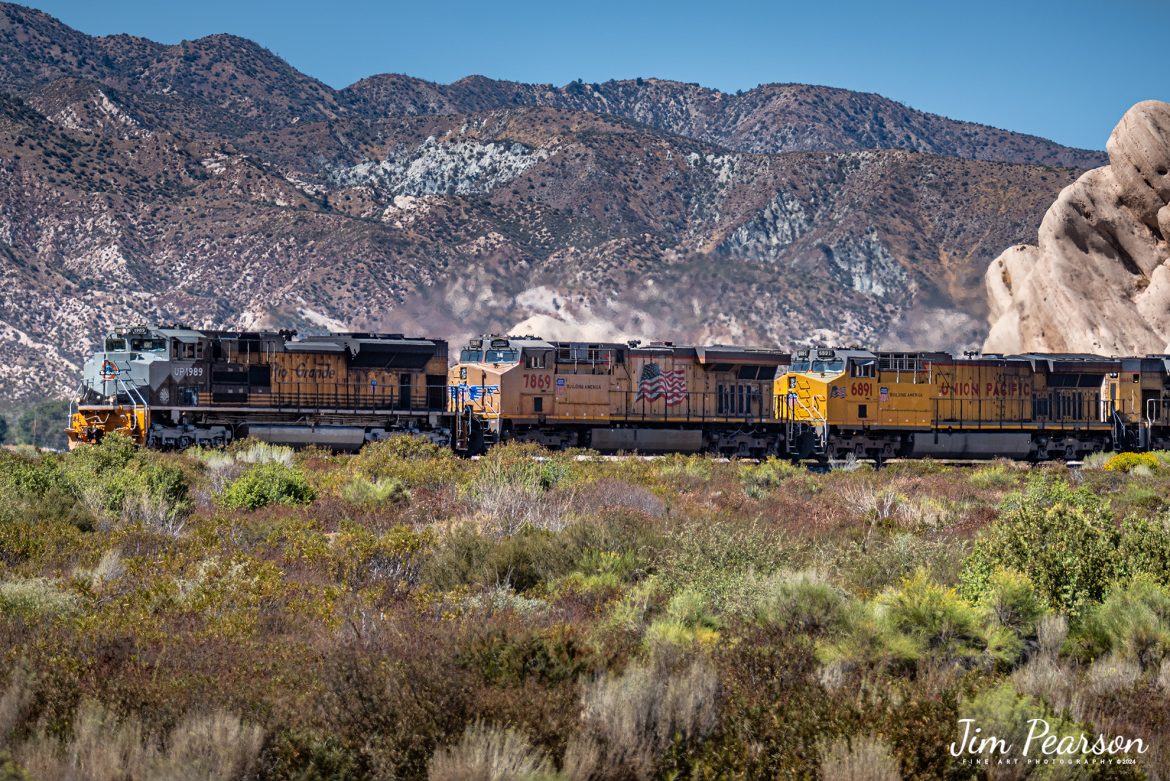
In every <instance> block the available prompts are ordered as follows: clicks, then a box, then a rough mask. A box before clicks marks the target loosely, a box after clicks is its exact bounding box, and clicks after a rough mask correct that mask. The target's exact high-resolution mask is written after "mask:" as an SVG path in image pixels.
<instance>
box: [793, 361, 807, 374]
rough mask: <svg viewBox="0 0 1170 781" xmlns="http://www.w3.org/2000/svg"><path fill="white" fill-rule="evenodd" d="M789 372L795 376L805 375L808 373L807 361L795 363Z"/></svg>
mask: <svg viewBox="0 0 1170 781" xmlns="http://www.w3.org/2000/svg"><path fill="white" fill-rule="evenodd" d="M789 371H791V372H794V373H796V374H805V373H807V372H808V361H796V362H795V363H793V364H792V368H791V369H789Z"/></svg>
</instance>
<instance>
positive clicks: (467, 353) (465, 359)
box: [459, 350, 483, 363]
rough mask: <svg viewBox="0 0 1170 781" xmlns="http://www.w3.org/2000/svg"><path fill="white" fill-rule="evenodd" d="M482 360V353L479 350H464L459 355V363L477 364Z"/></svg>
mask: <svg viewBox="0 0 1170 781" xmlns="http://www.w3.org/2000/svg"><path fill="white" fill-rule="evenodd" d="M482 360H483V353H482V352H480V351H479V350H464V351H463V352H461V353H459V363H479V362H481V361H482Z"/></svg>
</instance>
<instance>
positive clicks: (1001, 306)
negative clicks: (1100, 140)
mask: <svg viewBox="0 0 1170 781" xmlns="http://www.w3.org/2000/svg"><path fill="white" fill-rule="evenodd" d="M1107 149H1108V151H1109V165H1107V166H1104V167H1102V168H1097V169H1094V170H1092V171H1089V172H1087V173H1085V174H1084V175H1083V176H1081V177H1080V178H1079V179H1077V181H1076V182H1074V183H1073V184H1071V185H1069V186H1068V187H1066V188H1065V189H1064V190H1063V191H1062V192H1061V193H1060V197H1059V198H1057V199H1056V202H1055V203H1053V204H1052V206H1051V208H1049V209H1048V212H1047V214H1045V215H1044V221H1043V222H1042V223H1041V225H1040V234H1039V243H1038V244H1037V245H1020V246H1016V247H1012V248H1011V249H1009V250H1007V251H1006V252H1004V253H1003V254H1002V255H1000V256H999V257H998V258H996V260H995V261H994V262H993V263H992V264H991V265H990V267H989V268H988V270H987V275H986V284H987V292H988V299H989V304H990V306H989V308H990V316H991V324H992V328H991V333H990V334H989V336H988V338H987V342H986V344H985V346H984V348H985V349H986V350H988V351H1013V352H1015V351H1021V350H1055V351H1073V352H1095V353H1104V354H1107V355H1109V354H1112V355H1119V354H1126V355H1133V354H1137V355H1144V354H1147V353H1166V352H1170V243H1168V242H1167V237H1168V236H1170V173H1168V171H1170V103H1162V102H1160V101H1154V100H1150V101H1145V102H1143V103H1138V104H1137V105H1136V106H1134V107H1133V108H1131V109H1130V110H1129V111H1127V112H1126V113H1125V115H1124V116H1123V117H1122V118H1121V121H1120V122H1119V123H1118V124H1117V127H1115V128H1114V129H1113V133H1112V134H1111V135H1110V136H1109V143H1108V145H1107Z"/></svg>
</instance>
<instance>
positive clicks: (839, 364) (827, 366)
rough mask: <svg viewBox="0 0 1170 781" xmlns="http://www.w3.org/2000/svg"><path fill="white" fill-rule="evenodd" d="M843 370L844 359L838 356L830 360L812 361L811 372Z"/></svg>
mask: <svg viewBox="0 0 1170 781" xmlns="http://www.w3.org/2000/svg"><path fill="white" fill-rule="evenodd" d="M843 371H845V361H844V360H842V359H840V358H838V359H836V360H832V361H813V362H812V372H813V374H840V373H841V372H843Z"/></svg>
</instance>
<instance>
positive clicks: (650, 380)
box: [634, 363, 687, 407]
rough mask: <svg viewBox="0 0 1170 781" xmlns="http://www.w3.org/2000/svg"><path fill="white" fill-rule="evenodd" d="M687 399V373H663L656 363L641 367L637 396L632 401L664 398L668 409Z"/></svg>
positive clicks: (680, 370) (676, 371)
mask: <svg viewBox="0 0 1170 781" xmlns="http://www.w3.org/2000/svg"><path fill="white" fill-rule="evenodd" d="M686 397H687V373H686V370H685V369H672V370H671V371H668V372H664V371H662V367H661V366H659V365H658V364H656V363H648V364H646V365H645V366H643V367H642V376H641V377H640V378H639V379H638V395H637V396H635V397H634V401H658V400H659V399H662V398H665V399H666V405H667V406H668V407H670V406H674V405H675V404H678V403H679V402H680V401H682V400H683V399H685V398H686Z"/></svg>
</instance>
